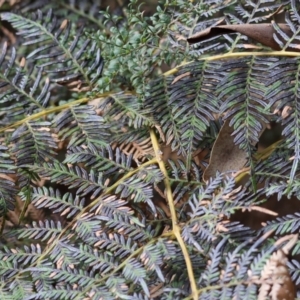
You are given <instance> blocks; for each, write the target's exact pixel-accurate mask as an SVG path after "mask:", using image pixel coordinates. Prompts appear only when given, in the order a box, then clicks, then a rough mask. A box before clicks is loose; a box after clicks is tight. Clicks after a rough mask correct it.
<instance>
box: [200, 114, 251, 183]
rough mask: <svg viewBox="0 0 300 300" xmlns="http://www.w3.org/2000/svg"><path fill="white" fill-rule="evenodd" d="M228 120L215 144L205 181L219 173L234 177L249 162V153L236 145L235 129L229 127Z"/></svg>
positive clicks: (205, 173) (204, 176)
mask: <svg viewBox="0 0 300 300" xmlns="http://www.w3.org/2000/svg"><path fill="white" fill-rule="evenodd" d="M229 122H230V120H227V121H226V122H225V123H224V124H223V126H222V128H221V130H220V132H219V135H218V137H217V139H216V141H215V143H214V146H213V149H212V153H211V157H210V160H209V165H208V167H207V168H206V170H205V171H204V174H203V179H204V180H205V181H207V180H208V179H209V178H210V177H215V176H216V173H217V171H219V172H221V173H228V175H232V174H234V173H237V172H238V171H239V170H241V169H242V168H243V167H244V165H245V163H246V162H247V153H246V152H245V151H243V150H241V149H240V148H239V146H237V145H235V144H234V142H233V137H232V136H231V134H232V132H233V128H232V127H230V126H229Z"/></svg>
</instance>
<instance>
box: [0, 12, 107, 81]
mask: <svg viewBox="0 0 300 300" xmlns="http://www.w3.org/2000/svg"><path fill="white" fill-rule="evenodd" d="M1 18H2V20H6V21H9V22H10V23H11V24H12V26H13V27H14V28H16V29H17V30H18V33H19V34H20V35H22V36H23V37H24V39H25V42H24V43H23V45H27V46H35V49H34V50H32V51H30V52H29V54H28V55H27V57H26V58H27V59H31V60H33V61H38V62H39V63H38V65H37V67H38V68H43V70H44V72H47V73H48V74H49V77H50V78H51V81H52V82H56V83H74V81H75V82H76V83H78V85H80V86H81V85H88V86H92V84H93V83H95V82H96V81H97V79H98V78H99V77H100V75H101V72H102V68H103V60H102V58H101V55H100V49H97V46H96V44H95V43H91V41H90V40H89V39H85V40H83V39H81V37H82V30H83V28H82V29H81V30H80V31H79V32H77V33H76V35H74V36H73V37H72V35H73V34H72V32H71V31H72V30H71V29H72V28H71V23H69V22H68V21H66V20H65V21H63V22H62V23H61V24H60V23H59V21H58V20H57V18H56V17H55V16H54V15H53V13H52V10H49V11H48V13H47V14H46V15H44V14H43V13H42V12H41V11H38V12H37V13H36V14H34V15H33V16H32V19H28V18H26V17H23V16H21V15H18V14H14V13H10V12H6V13H2V14H1ZM90 44H91V45H90ZM89 45H90V46H89ZM52 57H56V61H51V60H50V58H52Z"/></svg>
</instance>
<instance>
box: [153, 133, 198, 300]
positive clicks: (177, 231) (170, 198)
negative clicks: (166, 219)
mask: <svg viewBox="0 0 300 300" xmlns="http://www.w3.org/2000/svg"><path fill="white" fill-rule="evenodd" d="M150 136H151V141H152V145H153V149H154V152H155V155H156V159H157V162H158V165H159V168H160V170H161V172H162V173H163V174H164V183H165V189H166V196H167V200H168V204H169V208H170V213H171V219H172V230H173V233H174V235H175V237H176V239H177V241H178V243H179V245H180V248H181V251H182V253H183V256H184V260H185V264H186V267H187V272H188V276H189V281H190V285H191V290H192V298H193V299H194V300H197V299H198V291H197V284H196V280H195V276H194V270H193V266H192V262H191V258H190V256H189V253H188V251H187V248H186V246H185V243H184V240H183V239H182V236H181V232H180V231H181V228H180V226H179V225H178V223H177V215H176V210H175V205H174V199H173V195H172V189H171V184H170V180H169V177H168V172H167V169H166V166H165V163H164V162H163V160H162V158H161V150H160V148H159V144H158V140H157V138H156V135H155V133H154V131H153V129H151V130H150Z"/></svg>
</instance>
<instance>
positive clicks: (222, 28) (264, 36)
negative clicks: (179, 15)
mask: <svg viewBox="0 0 300 300" xmlns="http://www.w3.org/2000/svg"><path fill="white" fill-rule="evenodd" d="M277 25H278V26H279V27H280V29H281V30H283V31H284V33H285V34H287V35H288V36H291V35H292V32H291V30H290V28H289V26H288V25H287V24H283V23H280V24H277ZM230 33H241V34H243V35H246V36H247V37H249V38H251V39H253V40H255V41H257V42H259V43H261V44H262V45H264V46H268V47H270V48H272V49H274V50H281V48H280V46H279V45H278V43H277V42H276V41H275V39H274V37H273V35H274V34H275V30H274V28H273V26H272V24H271V23H261V24H234V25H219V26H212V27H209V28H207V29H205V30H203V31H200V32H198V33H196V34H194V35H192V36H191V37H189V38H188V39H187V41H188V42H189V43H190V44H195V43H199V42H202V41H205V40H208V39H210V38H212V37H215V36H219V35H223V34H230ZM287 50H290V48H287ZM293 51H297V50H296V49H293Z"/></svg>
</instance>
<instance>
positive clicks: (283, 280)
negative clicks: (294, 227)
mask: <svg viewBox="0 0 300 300" xmlns="http://www.w3.org/2000/svg"><path fill="white" fill-rule="evenodd" d="M285 240H289V242H288V243H287V244H286V245H285V246H284V247H282V249H280V250H278V251H277V252H275V253H273V254H272V256H271V257H270V258H269V260H268V261H267V263H266V265H265V267H264V269H263V270H262V272H261V277H260V279H259V283H260V284H261V287H260V290H259V295H258V300H264V299H271V300H294V299H295V297H296V287H295V284H294V282H293V281H292V279H291V276H290V273H289V270H288V268H287V262H288V259H287V255H288V252H289V251H290V249H291V248H292V247H293V246H294V245H295V243H296V242H297V240H298V235H297V234H292V235H289V236H286V237H283V238H282V239H280V240H278V241H277V243H276V244H280V243H282V242H284V241H285Z"/></svg>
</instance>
